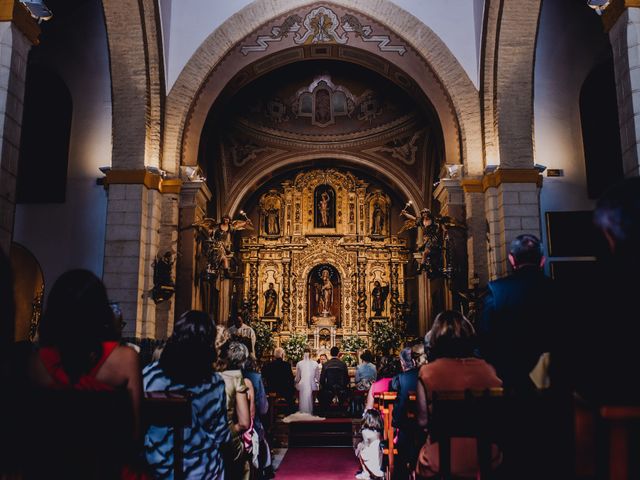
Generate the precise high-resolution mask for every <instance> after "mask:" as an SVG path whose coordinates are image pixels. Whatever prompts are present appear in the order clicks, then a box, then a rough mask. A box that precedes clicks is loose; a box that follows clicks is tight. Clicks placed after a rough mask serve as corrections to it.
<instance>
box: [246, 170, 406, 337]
mask: <svg viewBox="0 0 640 480" xmlns="http://www.w3.org/2000/svg"><path fill="white" fill-rule="evenodd" d="M257 207H258V214H259V222H260V230H259V231H258V232H255V233H256V234H257V235H253V236H245V237H243V239H242V248H241V251H240V252H241V256H242V261H243V264H244V268H245V274H244V291H245V295H246V296H247V298H248V299H249V301H250V302H251V308H252V309H253V312H254V314H255V315H257V316H259V317H261V318H263V319H265V320H269V319H274V318H277V320H278V325H277V329H276V330H277V333H276V335H275V337H276V343H278V344H279V343H280V342H281V341H282V340H284V339H286V338H287V337H288V336H289V335H290V334H291V333H292V332H301V333H305V334H307V335H308V336H309V340H310V345H313V346H314V347H315V348H316V349H318V348H321V347H325V346H326V345H325V344H327V345H328V344H329V343H331V344H335V342H336V341H337V342H338V343H340V341H341V339H342V337H343V336H348V335H361V336H367V335H368V329H369V325H368V323H369V322H368V320H369V319H370V318H372V317H376V318H381V319H388V320H389V321H395V320H397V319H399V317H400V316H401V314H402V312H401V308H400V306H401V304H402V303H403V301H404V298H405V282H404V268H403V267H404V265H405V264H406V263H407V262H408V260H409V251H408V249H407V245H406V243H405V241H404V240H401V239H399V238H398V237H397V236H395V235H391V229H390V225H389V216H390V208H391V198H390V197H389V195H387V194H386V193H384V192H383V191H381V190H379V189H374V188H371V187H370V186H369V184H367V183H366V182H365V181H363V180H362V179H359V178H357V177H356V176H355V175H353V174H352V173H350V172H348V171H344V170H338V169H325V170H321V169H316V170H310V171H305V172H302V173H299V174H298V175H296V176H295V177H294V178H291V179H288V180H285V181H283V182H282V183H281V188H279V189H273V188H272V189H270V190H269V191H268V192H266V193H264V194H262V196H261V197H260V198H259V200H258V205H257ZM381 287H382V291H383V292H384V295H383V296H381V295H379V294H378V292H380V289H381ZM372 292H374V293H375V295H374V293H372ZM387 293H388V299H387V295H386V294H387ZM327 342H329V343H327ZM329 346H330V345H329Z"/></svg>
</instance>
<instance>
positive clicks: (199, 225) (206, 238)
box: [192, 211, 253, 278]
mask: <svg viewBox="0 0 640 480" xmlns="http://www.w3.org/2000/svg"><path fill="white" fill-rule="evenodd" d="M240 214H241V215H243V216H244V220H231V217H230V216H229V215H224V216H223V217H222V219H221V220H220V222H216V221H215V220H214V219H213V218H204V219H202V220H200V221H199V222H196V223H194V224H193V225H192V226H193V227H194V228H195V229H196V230H197V232H198V244H199V245H200V255H201V256H204V257H205V258H206V263H207V265H206V272H204V273H206V275H208V276H211V277H215V276H217V272H218V271H219V270H220V268H222V272H223V275H224V276H225V278H231V274H230V268H231V261H232V260H233V250H232V247H233V233H234V232H236V231H240V230H253V224H252V223H251V220H250V219H249V217H247V215H246V213H244V212H242V211H241V212H240Z"/></svg>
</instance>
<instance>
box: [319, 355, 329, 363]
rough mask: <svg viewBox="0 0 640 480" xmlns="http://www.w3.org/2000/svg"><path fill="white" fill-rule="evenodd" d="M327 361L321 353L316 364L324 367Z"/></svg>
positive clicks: (325, 356)
mask: <svg viewBox="0 0 640 480" xmlns="http://www.w3.org/2000/svg"><path fill="white" fill-rule="evenodd" d="M327 360H329V359H328V358H327V354H326V353H323V354H321V355H320V356H319V357H318V363H319V364H320V365H324V364H325V363H327Z"/></svg>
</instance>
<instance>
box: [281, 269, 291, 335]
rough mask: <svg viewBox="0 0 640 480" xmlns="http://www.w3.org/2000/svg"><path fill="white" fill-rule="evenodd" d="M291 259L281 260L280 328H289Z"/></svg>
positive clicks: (284, 329)
mask: <svg viewBox="0 0 640 480" xmlns="http://www.w3.org/2000/svg"><path fill="white" fill-rule="evenodd" d="M290 279H291V259H288V258H287V259H285V260H283V261H282V330H283V331H285V332H288V331H289V330H290V328H291V327H290V325H291V318H290V311H291V289H290V285H291V281H290Z"/></svg>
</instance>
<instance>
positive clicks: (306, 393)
mask: <svg viewBox="0 0 640 480" xmlns="http://www.w3.org/2000/svg"><path fill="white" fill-rule="evenodd" d="M310 356H311V350H309V349H308V348H305V350H304V358H303V359H302V360H300V361H299V362H298V364H297V365H296V388H297V389H298V392H299V397H298V412H300V413H308V414H310V415H313V392H314V391H316V390H318V382H319V381H320V365H319V364H318V363H317V362H315V361H314V360H311V359H310Z"/></svg>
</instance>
